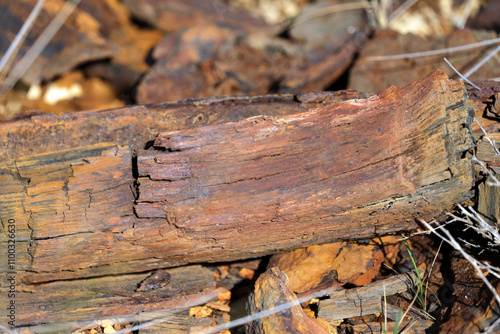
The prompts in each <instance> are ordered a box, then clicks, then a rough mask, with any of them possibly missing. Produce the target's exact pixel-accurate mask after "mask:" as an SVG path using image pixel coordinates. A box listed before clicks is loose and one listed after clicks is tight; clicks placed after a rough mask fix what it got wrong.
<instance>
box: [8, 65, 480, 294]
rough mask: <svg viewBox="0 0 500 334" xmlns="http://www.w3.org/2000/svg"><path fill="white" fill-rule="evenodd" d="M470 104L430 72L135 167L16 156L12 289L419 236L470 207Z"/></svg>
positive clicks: (75, 156) (78, 155) (101, 147)
mask: <svg viewBox="0 0 500 334" xmlns="http://www.w3.org/2000/svg"><path fill="white" fill-rule="evenodd" d="M403 97H404V98H403ZM465 100H466V91H465V89H464V87H463V85H462V84H461V83H458V82H455V81H451V80H448V79H447V77H446V75H445V74H444V73H442V72H435V73H434V74H432V75H430V76H428V77H426V78H423V79H422V80H420V81H417V82H415V83H414V84H412V85H410V86H407V87H404V88H398V87H394V88H391V89H389V90H387V91H386V92H384V93H382V94H380V95H376V96H373V97H371V98H368V99H359V100H351V101H346V102H343V103H338V104H334V105H331V106H326V107H319V108H312V109H309V110H307V111H305V112H303V113H298V114H294V115H289V116H258V117H253V118H249V119H245V120H242V121H238V122H232V123H223V124H218V125H209V126H204V127H199V128H195V129H186V130H177V131H170V132H165V133H161V134H160V135H159V136H158V137H157V139H156V141H155V143H154V146H155V147H154V148H152V149H151V150H138V156H137V167H135V162H134V159H133V155H132V152H131V150H130V148H129V147H128V146H120V145H117V144H109V143H108V144H105V143H101V144H94V145H90V146H87V147H80V148H74V149H69V150H66V151H59V152H53V153H44V154H39V155H33V156H28V157H19V158H17V159H15V160H14V161H13V162H12V163H11V164H10V165H6V167H5V168H4V169H3V173H2V178H3V181H2V183H0V186H1V189H0V190H1V191H2V192H1V196H0V201H1V203H2V207H1V212H0V213H1V215H2V216H1V219H2V220H3V221H7V220H8V219H15V220H16V224H17V230H18V231H17V235H16V238H18V240H17V245H18V254H19V256H18V262H17V263H16V265H17V270H18V271H19V276H20V278H21V279H22V280H23V282H25V283H28V284H33V283H43V282H49V281H56V280H62V279H77V278H83V277H95V276H102V275H111V274H121V273H133V272H144V271H147V270H153V269H158V268H167V267H173V266H179V265H184V264H188V263H200V262H220V261H232V260H238V259H245V258H252V257H258V256H262V255H267V254H274V253H277V252H281V251H285V250H290V249H294V248H299V247H303V246H307V245H313V244H319V243H327V242H333V241H336V240H346V239H359V238H368V237H372V236H376V235H383V234H386V233H388V232H395V231H399V230H405V229H408V228H413V227H415V226H416V223H415V220H414V218H415V217H417V216H421V217H423V218H424V219H430V218H432V217H435V216H437V215H439V214H440V213H442V212H443V210H447V209H449V208H450V207H451V206H452V205H453V204H454V203H458V202H463V201H465V200H467V199H468V198H470V196H471V192H470V189H471V185H472V172H471V162H470V159H469V158H467V156H466V155H464V154H463V152H464V151H466V150H467V149H469V148H470V147H471V146H472V141H471V137H470V132H469V129H468V124H469V123H470V121H471V119H470V117H469V111H468V109H467V108H466V107H464V104H465ZM76 117H83V118H84V116H82V115H79V116H76ZM117 117H121V116H118V115H117ZM80 121H81V120H79V122H80ZM93 140H96V139H95V138H94V139H93ZM134 140H135V139H134ZM135 169H136V171H134V170H135ZM2 238H3V239H2V242H5V240H4V239H5V235H3V236H2ZM3 266H5V264H3ZM2 271H4V272H5V271H6V270H5V267H2Z"/></svg>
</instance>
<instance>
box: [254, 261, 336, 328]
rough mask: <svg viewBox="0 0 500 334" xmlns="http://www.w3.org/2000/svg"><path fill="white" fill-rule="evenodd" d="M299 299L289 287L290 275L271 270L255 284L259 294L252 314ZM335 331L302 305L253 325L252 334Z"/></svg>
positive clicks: (256, 294) (274, 269)
mask: <svg viewBox="0 0 500 334" xmlns="http://www.w3.org/2000/svg"><path fill="white" fill-rule="evenodd" d="M296 300H297V297H296V296H295V294H294V293H293V292H292V290H291V289H290V287H289V286H288V279H287V277H286V274H284V273H283V272H282V271H280V270H279V269H278V268H271V269H269V270H268V271H266V272H265V273H264V274H262V275H260V277H259V278H258V279H257V281H256V282H255V291H254V293H253V294H252V296H251V297H250V302H249V304H250V308H251V312H252V314H256V313H258V312H261V311H268V310H272V309H273V308H275V307H278V306H280V305H282V304H285V303H292V302H294V301H296ZM330 331H333V328H332V327H330V326H328V325H327V324H325V323H323V322H319V321H317V320H316V319H312V318H310V317H309V316H307V314H306V313H305V312H304V310H303V309H302V308H301V307H300V305H298V304H297V305H295V306H293V307H290V308H287V309H285V310H283V311H280V312H277V313H274V314H271V315H269V316H267V317H263V318H261V319H258V320H256V321H254V322H253V324H252V325H251V326H250V327H249V331H248V332H249V333H255V334H257V333H262V334H265V333H268V334H271V333H284V334H285V333H311V334H313V333H314V334H322V333H325V334H326V333H329V332H330Z"/></svg>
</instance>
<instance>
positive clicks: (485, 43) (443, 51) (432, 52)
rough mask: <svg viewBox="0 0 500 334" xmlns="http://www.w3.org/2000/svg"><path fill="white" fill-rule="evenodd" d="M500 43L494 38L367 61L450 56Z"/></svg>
mask: <svg viewBox="0 0 500 334" xmlns="http://www.w3.org/2000/svg"><path fill="white" fill-rule="evenodd" d="M497 43H500V37H499V38H493V39H489V40H486V41H481V42H477V43H471V44H466V45H460V46H455V47H451V48H445V49H438V50H430V51H421V52H411V53H403V54H397V55H388V56H373V57H367V58H366V59H365V60H367V61H383V60H397V59H409V58H418V57H427V56H437V55H443V54H449V53H454V52H460V51H466V50H470V49H475V48H480V47H483V46H488V45H492V44H497Z"/></svg>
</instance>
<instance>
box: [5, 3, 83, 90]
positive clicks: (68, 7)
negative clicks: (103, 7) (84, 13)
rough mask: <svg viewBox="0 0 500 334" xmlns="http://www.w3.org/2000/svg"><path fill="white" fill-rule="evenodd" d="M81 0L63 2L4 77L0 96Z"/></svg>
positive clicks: (20, 75) (14, 82)
mask: <svg viewBox="0 0 500 334" xmlns="http://www.w3.org/2000/svg"><path fill="white" fill-rule="evenodd" d="M80 1H81V0H69V1H68V2H66V3H65V4H64V6H63V7H62V8H61V10H60V11H59V12H58V13H57V15H56V16H55V17H54V19H53V20H52V21H51V22H50V23H49V25H48V26H47V28H45V30H44V31H43V33H42V34H41V35H40V36H39V37H38V39H37V40H36V41H35V43H34V44H33V46H32V47H31V48H30V49H29V51H28V52H27V53H26V55H25V56H24V57H23V58H22V59H21V60H20V61H19V62H18V63H17V64H16V66H15V67H14V68H13V69H12V71H11V72H10V73H9V76H8V77H7V78H6V79H5V82H4V84H3V85H2V87H1V88H0V98H2V97H3V96H5V95H6V94H7V93H8V92H9V91H10V90H11V89H12V87H14V85H15V84H16V82H17V81H18V80H19V79H20V78H21V77H22V76H23V75H24V73H26V71H28V70H29V68H30V66H31V64H33V62H34V61H35V59H36V58H37V57H38V56H39V55H40V53H41V52H42V51H43V49H44V48H45V47H46V46H47V44H48V43H49V42H50V40H51V39H52V38H53V37H54V35H55V34H56V33H57V32H58V31H59V28H61V26H62V25H63V23H64V22H65V21H66V19H67V18H68V17H69V16H70V15H71V13H73V11H74V10H75V8H76V6H78V4H79V3H80Z"/></svg>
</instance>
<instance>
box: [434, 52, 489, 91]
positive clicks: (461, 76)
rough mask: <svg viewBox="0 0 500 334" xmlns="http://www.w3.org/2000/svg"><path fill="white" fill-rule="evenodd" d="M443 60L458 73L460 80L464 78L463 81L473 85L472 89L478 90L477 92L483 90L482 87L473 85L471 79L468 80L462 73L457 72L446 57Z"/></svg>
mask: <svg viewBox="0 0 500 334" xmlns="http://www.w3.org/2000/svg"><path fill="white" fill-rule="evenodd" d="M443 59H444V61H445V62H446V63H447V64H448V65H450V67H451V68H452V69H453V71H455V73H456V74H458V75H459V76H460V78H462V80H465V81H467V83H468V84H469V85H471V86H472V87H474V88H476V89H477V90H481V88H480V87H478V86H476V85H474V84H473V83H472V81H470V80H469V79H467V78H466V77H464V76H463V75H462V73H460V72H459V71H458V70H457V69H456V68H455V67H454V66H453V65H452V64H451V63H450V62H449V61H448V59H446V57H444V58H443Z"/></svg>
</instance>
